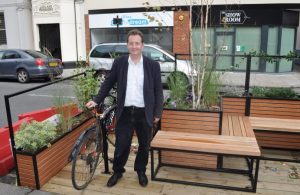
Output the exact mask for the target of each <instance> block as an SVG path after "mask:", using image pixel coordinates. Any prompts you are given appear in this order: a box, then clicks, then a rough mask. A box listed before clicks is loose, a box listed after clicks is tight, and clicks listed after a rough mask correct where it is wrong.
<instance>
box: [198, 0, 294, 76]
mask: <svg viewBox="0 0 300 195" xmlns="http://www.w3.org/2000/svg"><path fill="white" fill-rule="evenodd" d="M295 8H296V7H295V6H290V5H289V6H284V5H280V6H279V5H268V6H267V5H240V6H231V7H230V9H228V7H225V6H213V7H212V9H211V11H210V17H209V28H208V35H207V41H208V43H209V44H208V51H209V53H211V54H214V53H215V54H216V57H215V58H211V63H212V65H213V66H214V67H215V68H216V69H217V70H235V71H239V70H245V66H246V59H245V58H242V57H236V56H235V55H243V54H245V53H246V54H249V53H250V52H251V53H256V54H262V53H265V54H268V55H287V54H288V53H289V52H290V51H295V47H296V39H297V28H298V26H299V11H298V10H296V9H295ZM299 8H300V6H299ZM299 8H298V9H299ZM197 9H199V7H195V8H194V10H193V11H194V12H197ZM198 20H199V17H198V18H197V16H196V15H193V26H194V28H193V29H194V34H193V39H194V40H193V42H197V41H198V42H199V37H200V27H199V25H198V24H199V22H198ZM251 66H252V70H253V71H258V72H289V71H292V70H293V62H292V61H287V60H279V61H276V62H267V61H266V60H264V59H263V58H252V63H251Z"/></svg>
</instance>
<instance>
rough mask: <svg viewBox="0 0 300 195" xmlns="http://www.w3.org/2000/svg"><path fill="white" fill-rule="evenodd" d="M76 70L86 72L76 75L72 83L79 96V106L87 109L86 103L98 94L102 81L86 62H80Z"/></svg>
mask: <svg viewBox="0 0 300 195" xmlns="http://www.w3.org/2000/svg"><path fill="white" fill-rule="evenodd" d="M76 71H77V73H80V72H84V75H82V76H79V77H76V78H75V80H74V81H73V83H72V84H73V86H74V91H75V95H76V97H77V101H78V107H79V108H80V109H82V110H84V111H85V110H86V107H85V104H86V103H87V102H88V101H89V100H90V99H91V98H92V96H94V95H96V93H97V90H98V89H99V85H100V84H101V82H99V81H98V80H97V77H95V76H94V74H95V72H94V70H93V69H91V68H89V67H87V66H86V65H85V64H79V66H78V68H77V70H76Z"/></svg>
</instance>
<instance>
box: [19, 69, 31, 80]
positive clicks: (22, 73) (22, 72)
mask: <svg viewBox="0 0 300 195" xmlns="http://www.w3.org/2000/svg"><path fill="white" fill-rule="evenodd" d="M17 78H18V81H19V82H20V83H27V82H28V81H29V74H28V72H27V71H26V70H24V69H20V70H18V72H17Z"/></svg>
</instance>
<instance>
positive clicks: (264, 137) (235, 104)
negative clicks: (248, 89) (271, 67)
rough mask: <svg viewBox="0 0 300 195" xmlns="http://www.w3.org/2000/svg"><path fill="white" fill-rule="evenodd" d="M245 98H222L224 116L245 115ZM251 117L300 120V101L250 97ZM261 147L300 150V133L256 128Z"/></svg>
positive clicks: (256, 135)
mask: <svg viewBox="0 0 300 195" xmlns="http://www.w3.org/2000/svg"><path fill="white" fill-rule="evenodd" d="M245 102H246V98H245V97H222V109H223V113H224V114H232V115H245V113H246V110H245V108H246V107H245V105H246V103H245ZM249 114H250V116H251V117H263V118H272V119H274V120H276V119H297V120H299V119H300V100H295V99H290V100H289V99H271V98H257V97H250V112H249ZM254 132H255V137H256V139H257V142H258V144H259V146H261V147H267V148H279V149H293V150H294V149H297V150H299V149H300V132H287V131H270V130H258V129H255V128H254Z"/></svg>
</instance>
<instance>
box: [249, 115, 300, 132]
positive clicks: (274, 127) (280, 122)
mask: <svg viewBox="0 0 300 195" xmlns="http://www.w3.org/2000/svg"><path fill="white" fill-rule="evenodd" d="M250 122H251V125H252V127H253V128H254V129H255V130H271V131H279V132H293V133H300V120H296V119H279V118H278V119H274V118H263V117H252V116H251V117H250Z"/></svg>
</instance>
